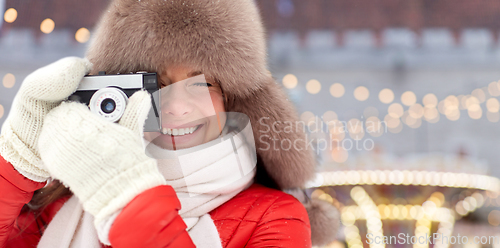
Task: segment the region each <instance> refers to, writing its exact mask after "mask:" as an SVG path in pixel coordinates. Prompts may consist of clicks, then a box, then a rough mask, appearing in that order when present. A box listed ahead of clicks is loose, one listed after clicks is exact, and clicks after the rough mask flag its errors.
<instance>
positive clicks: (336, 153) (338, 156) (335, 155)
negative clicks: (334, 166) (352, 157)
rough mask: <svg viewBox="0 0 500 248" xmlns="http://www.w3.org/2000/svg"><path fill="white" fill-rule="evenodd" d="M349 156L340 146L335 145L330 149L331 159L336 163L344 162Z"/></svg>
mask: <svg viewBox="0 0 500 248" xmlns="http://www.w3.org/2000/svg"><path fill="white" fill-rule="evenodd" d="M348 157H349V154H348V153H347V151H346V150H345V149H344V148H342V147H337V148H334V149H332V159H333V161H335V162H337V163H344V162H345V161H347V158H348Z"/></svg>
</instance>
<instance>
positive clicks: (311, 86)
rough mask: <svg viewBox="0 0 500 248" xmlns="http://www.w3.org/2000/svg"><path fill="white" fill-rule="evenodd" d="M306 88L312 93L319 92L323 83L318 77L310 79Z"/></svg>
mask: <svg viewBox="0 0 500 248" xmlns="http://www.w3.org/2000/svg"><path fill="white" fill-rule="evenodd" d="M306 90H307V92H309V93H310V94H313V95H314V94H318V92H320V91H321V83H320V82H319V81H318V80H316V79H312V80H309V81H308V82H307V84H306Z"/></svg>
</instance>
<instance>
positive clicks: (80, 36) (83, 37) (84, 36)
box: [75, 28, 90, 43]
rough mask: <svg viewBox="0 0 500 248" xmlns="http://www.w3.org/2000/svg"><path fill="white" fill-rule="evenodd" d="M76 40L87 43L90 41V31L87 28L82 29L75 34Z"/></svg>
mask: <svg viewBox="0 0 500 248" xmlns="http://www.w3.org/2000/svg"><path fill="white" fill-rule="evenodd" d="M75 39H76V40H77V41H78V42H80V43H85V42H87V41H88V40H89V39H90V31H89V30H88V29H86V28H80V29H78V31H76V33H75Z"/></svg>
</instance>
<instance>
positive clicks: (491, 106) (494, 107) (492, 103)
mask: <svg viewBox="0 0 500 248" xmlns="http://www.w3.org/2000/svg"><path fill="white" fill-rule="evenodd" d="M486 108H488V111H489V112H498V110H500V102H498V100H497V99H496V98H490V99H488V101H486Z"/></svg>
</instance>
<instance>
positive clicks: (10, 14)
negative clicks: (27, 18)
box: [3, 8, 17, 23]
mask: <svg viewBox="0 0 500 248" xmlns="http://www.w3.org/2000/svg"><path fill="white" fill-rule="evenodd" d="M3 19H4V20H5V22H7V23H13V22H14V21H15V20H16V19H17V10H16V9H14V8H10V9H8V10H6V11H5V13H4V15H3Z"/></svg>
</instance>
